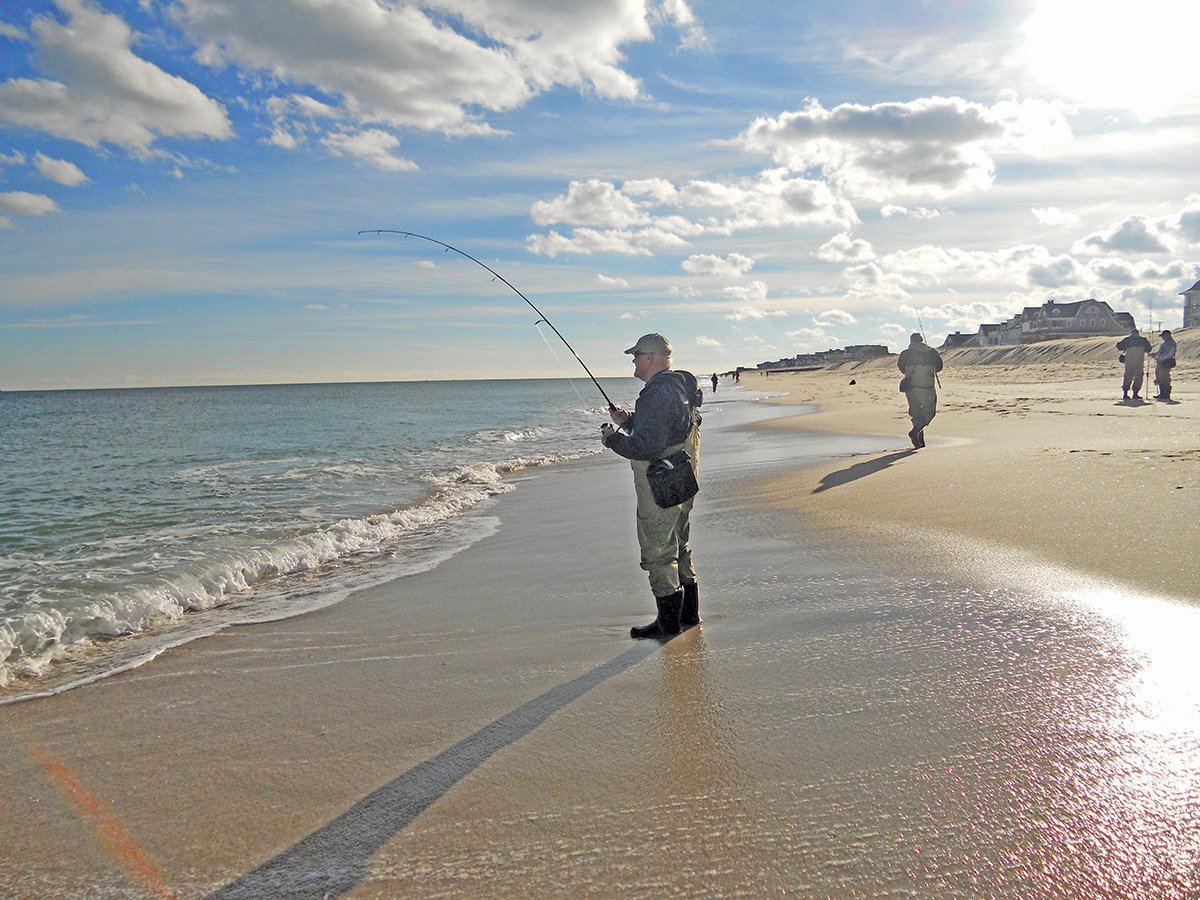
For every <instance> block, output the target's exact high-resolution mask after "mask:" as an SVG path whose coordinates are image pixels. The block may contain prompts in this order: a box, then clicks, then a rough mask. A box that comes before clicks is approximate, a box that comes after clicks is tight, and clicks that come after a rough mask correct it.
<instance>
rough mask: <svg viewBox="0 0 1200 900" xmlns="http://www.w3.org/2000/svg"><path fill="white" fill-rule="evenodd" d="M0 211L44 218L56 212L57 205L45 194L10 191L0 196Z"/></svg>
mask: <svg viewBox="0 0 1200 900" xmlns="http://www.w3.org/2000/svg"><path fill="white" fill-rule="evenodd" d="M0 209H2V210H4V211H5V212H10V213H13V214H15V215H18V216H45V215H49V214H50V213H55V212H58V204H57V203H55V202H54V200H53V199H51V198H50V197H47V196H46V195H45V194H30V193H28V192H27V191H10V192H8V193H6V194H0Z"/></svg>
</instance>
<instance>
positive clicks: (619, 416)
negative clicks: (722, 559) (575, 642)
mask: <svg viewBox="0 0 1200 900" xmlns="http://www.w3.org/2000/svg"><path fill="white" fill-rule="evenodd" d="M625 352H626V353H628V354H630V355H631V356H632V357H633V374H634V376H635V377H636V378H638V379H639V380H641V381H644V382H645V383H646V386H645V387H644V388H642V391H641V393H640V394H638V398H637V403H636V404H635V405H634V408H633V412H632V413H630V412H627V411H626V410H624V409H622V408H621V407H619V406H614V407H611V408H610V409H609V415H610V416H611V417H612V420H613V422H614V423H616V425H617V426H618V427H620V428H623V429H625V431H627V432H628V434H622V433H621V432H619V431H617V430H615V429H614V428H613V427H612V425H609V424H608V423H605V424H604V425H603V426H602V427H601V429H600V441H601V443H602V444H604V446H605V447H607V448H608V449H610V450H612V451H613V452H614V453H616V454H617V455H618V456H623V457H625V458H626V459H628V460H629V464H630V466H631V467H632V468H633V486H634V491H635V493H636V495H637V537H638V546H639V548H640V549H641V567H642V568H643V569H645V570H646V573H647V574H648V575H649V576H650V590H651V591H653V592H654V604H655V607H656V608H657V611H658V615H657V616H656V617H655V619H654V621H653V622H651V623H650V624H648V625H642V626H635V627H633V628H631V629H630V631H629V635H630V637H634V638H660V637H670V636H672V635H676V634H679V632H680V631H682V630H683V629H685V628H690V627H692V626H693V625H699V624H700V621H701V620H700V588H699V586H698V584H697V583H696V567H695V566H694V565H693V563H692V550H691V546H690V543H689V541H690V538H691V513H692V504H693V502H694V500H695V498H694V497H693V498H689V499H688V500H685V501H684V502H683V503H680V504H679V505H678V506H672V507H668V508H667V509H663V508H661V507H660V506H659V505H658V504H657V503H655V502H654V495H653V494H652V493H651V490H650V481H649V479H648V478H647V477H646V469H647V468H648V467H649V465H650V462H651V461H652V460H656V459H662V458H664V457H667V456H670V455H672V454H673V453H675V452H676V451H678V450H680V449H685V450H687V452H688V455H689V456H690V457H691V461H692V468H693V469H694V470H695V471H696V473H697V474H699V464H700V415H699V414H698V413H697V412H696V409H697V407H699V406H700V402H701V393H700V388H699V386H698V384H697V382H696V376H695V375H693V374H692V373H691V372H684V371H677V370H674V369H672V368H671V344H670V342H668V341H667V339H666V338H665V337H663V336H662V335H661V334H644V335H642V336H641V337H640V338H638V340H637V343H636V344H634V345H633V346H632V347H630V348H629V349H628V350H626V351H625Z"/></svg>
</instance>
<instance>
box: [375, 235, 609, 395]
mask: <svg viewBox="0 0 1200 900" xmlns="http://www.w3.org/2000/svg"><path fill="white" fill-rule="evenodd" d="M359 234H402V235H404V236H405V237H406V238H408V237H415V238H420V239H421V240H423V241H429V243H431V244H437V245H438V246H439V247H445V248H446V249H445V250H443V251H442V252H443V253H447V252H449V251H451V250H453V251H454V252H455V253H457V254H458V255H459V256H464V257H466V258H467V259H469V260H470V261H471V262H473V263H475V265H477V266H481V267H482V268H484V269H487V271H488V272H490V273H491V274H492V280H493V281H494V280H496V279H499V280H500V281H503V282H504V283H505V284H506V285H507V286H508V287H509V289H510V290H511V291H512V292H513V293H514V294H516V295H517V296H518V297H520V298H521V299H522V300H524V301H525V302H526V303H528V304H529V308H530V309H532V310H533V311H534V312H535V313H537V314H538V315H539V316H541V318H540V319H538V321H537V322H535V323H534V324H535V325H540V324H541V323H542V322H545V323H546V324H547V325H549V326H550V328H551V329H553V331H554V333H555V334H557V335H558V339H559V340H560V341H562V342H563V343H564V344H566V347H567V349H568V350H570V351H571V355H572V356H574V357H575V359H576V360H578V362H579V364H580V365H581V366H583V371H585V372H587V375H588V378H590V379H592V384H594V385H595V386H596V390H598V391H599V392H600V393H601V394H602V395H603V397H604V399H605V401H606V402H607V403H608V408H609V409H610V410H615V409H617V405H616V404H615V403H613V402H612V400H611V399H609V396H608V394H606V393H605V392H604V388H602V387H601V386H600V382H599V381H597V380H596V376H595V375H593V374H592V370H591V369H589V368H588V367H587V363H585V362H584V361H583V360H582V359H580V358H579V354H578V353H576V352H575V348H574V347H572V346H571V344H570V342H569V341H568V340H567V339H566V338H565V337H563V335H562V332H561V331H559V330H558V329H557V328H555V327H554V323H553V322H551V321H550V320H549V319H548V318H547V317H546V314H545V313H544V312H542V311H541V310H540V309H538V308H537V307H536V306H534V305H533V301H532V300H530V299H529V298H528V297H526V296H525V295H524V294H522V293H521V292H520V291H519V290H517V289H516V287H514V286H513V284H512V282H510V281H509V280H508V279H507V278H505V277H504V276H503V275H501V274H500V273H499V272H497V271H496V270H495V269H493V268H492V267H491V266H489V265H488V264H487V263H483V262H480V261H479V260H477V259H476V258H475V257H473V256H472V255H471V254H470V253H467V252H465V251H463V250H459V249H458V248H457V247H455V246H452V245H451V244H447V243H446V242H445V241H439V240H438V239H437V238H431V237H427V236H426V235H423V234H417V233H416V232H415V231H399V230H397V229H394V228H367V229H364V230H363V231H360V232H359Z"/></svg>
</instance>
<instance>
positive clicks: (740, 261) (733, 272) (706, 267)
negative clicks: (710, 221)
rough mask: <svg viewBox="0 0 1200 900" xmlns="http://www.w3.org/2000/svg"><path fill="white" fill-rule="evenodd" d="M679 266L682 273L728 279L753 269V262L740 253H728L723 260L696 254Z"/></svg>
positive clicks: (717, 257) (710, 255)
mask: <svg viewBox="0 0 1200 900" xmlns="http://www.w3.org/2000/svg"><path fill="white" fill-rule="evenodd" d="M679 265H680V268H681V269H683V271H685V272H691V273H692V274H693V275H716V276H719V277H726V278H729V277H735V276H739V275H745V274H746V273H747V272H749V271H750V270H751V269H752V268H754V260H753V259H752V258H751V257H749V256H743V255H742V254H741V253H730V254H729V255H728V256H726V257H724V258H722V257H720V256H714V255H712V254H710V253H698V254H695V255H693V256H689V257H688V258H687V259H685V260H684V261H683V262H682V263H680V264H679Z"/></svg>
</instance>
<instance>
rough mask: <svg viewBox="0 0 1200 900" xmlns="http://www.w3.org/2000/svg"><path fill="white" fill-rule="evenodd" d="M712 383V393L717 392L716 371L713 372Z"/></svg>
mask: <svg viewBox="0 0 1200 900" xmlns="http://www.w3.org/2000/svg"><path fill="white" fill-rule="evenodd" d="M712 383H713V393H714V394H715V393H716V392H717V373H716V372H713V377H712Z"/></svg>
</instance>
